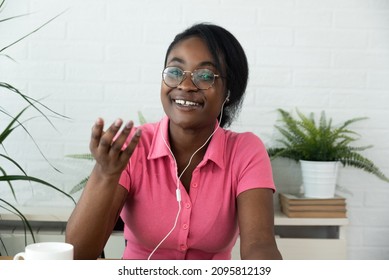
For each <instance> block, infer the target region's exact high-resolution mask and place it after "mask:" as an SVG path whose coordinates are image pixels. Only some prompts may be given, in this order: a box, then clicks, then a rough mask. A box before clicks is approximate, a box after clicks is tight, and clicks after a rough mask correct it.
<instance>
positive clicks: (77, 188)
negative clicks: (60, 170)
mask: <svg viewBox="0 0 389 280" xmlns="http://www.w3.org/2000/svg"><path fill="white" fill-rule="evenodd" d="M88 180H89V176H88V177H85V178H84V179H82V180H81V181H80V182H79V183H78V184H77V185H75V186H74V187H73V188H72V189H71V190H70V192H69V193H70V194H75V193H76V192H78V191H80V190H82V189H84V188H85V185H86V183H87V182H88Z"/></svg>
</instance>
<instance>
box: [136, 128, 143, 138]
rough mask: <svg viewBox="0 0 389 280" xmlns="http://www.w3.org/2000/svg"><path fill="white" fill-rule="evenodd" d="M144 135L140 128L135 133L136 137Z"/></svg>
mask: <svg viewBox="0 0 389 280" xmlns="http://www.w3.org/2000/svg"><path fill="white" fill-rule="evenodd" d="M141 134H142V130H141V129H140V128H138V129H137V130H136V131H135V135H136V136H138V137H139V136H140V135H141Z"/></svg>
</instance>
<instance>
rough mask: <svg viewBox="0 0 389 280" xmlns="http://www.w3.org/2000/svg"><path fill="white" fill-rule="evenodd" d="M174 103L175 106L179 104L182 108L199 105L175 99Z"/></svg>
mask: <svg viewBox="0 0 389 280" xmlns="http://www.w3.org/2000/svg"><path fill="white" fill-rule="evenodd" d="M175 102H176V103H177V104H180V105H182V106H199V105H200V104H199V103H196V102H192V101H187V100H182V99H176V100H175Z"/></svg>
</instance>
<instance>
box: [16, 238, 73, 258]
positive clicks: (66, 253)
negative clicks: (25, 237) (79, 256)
mask: <svg viewBox="0 0 389 280" xmlns="http://www.w3.org/2000/svg"><path fill="white" fill-rule="evenodd" d="M72 259H73V245H72V244H69V243H64V242H40V243H34V244H30V245H27V246H26V248H25V251H24V252H21V253H17V254H16V255H15V256H14V260H72Z"/></svg>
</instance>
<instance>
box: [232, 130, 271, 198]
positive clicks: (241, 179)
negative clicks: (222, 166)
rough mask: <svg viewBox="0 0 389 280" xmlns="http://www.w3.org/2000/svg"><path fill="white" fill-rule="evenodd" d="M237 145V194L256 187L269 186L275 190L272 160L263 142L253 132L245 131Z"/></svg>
mask: <svg viewBox="0 0 389 280" xmlns="http://www.w3.org/2000/svg"><path fill="white" fill-rule="evenodd" d="M237 147H238V150H237V153H236V163H237V164H236V168H237V176H238V178H237V181H238V185H237V191H236V196H238V195H239V194H240V193H242V192H244V191H246V190H249V189H254V188H269V189H272V190H273V192H275V191H276V187H275V184H274V180H273V172H272V168H271V162H270V158H269V155H268V153H267V151H266V148H265V145H264V144H263V142H262V141H261V140H260V139H259V138H258V137H257V136H256V135H255V134H253V133H244V134H242V137H240V140H239V142H238V146H237Z"/></svg>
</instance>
